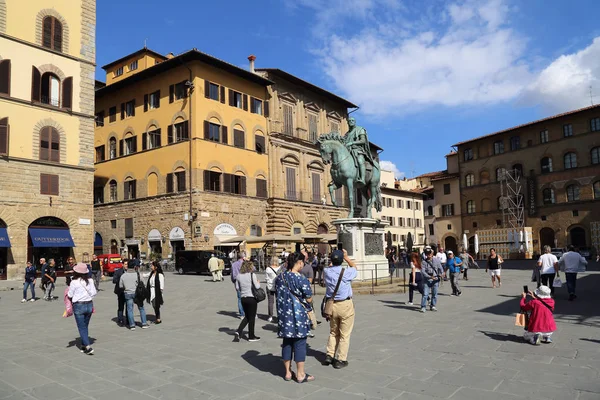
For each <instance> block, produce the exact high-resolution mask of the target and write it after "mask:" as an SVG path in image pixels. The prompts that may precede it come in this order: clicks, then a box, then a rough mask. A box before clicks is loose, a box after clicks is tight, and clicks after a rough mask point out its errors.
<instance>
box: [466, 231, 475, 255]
mask: <svg viewBox="0 0 600 400" xmlns="http://www.w3.org/2000/svg"><path fill="white" fill-rule="evenodd" d="M467 251H468V252H469V254H471V255H473V256H475V235H473V236H471V237H470V238H469V249H468V250H467Z"/></svg>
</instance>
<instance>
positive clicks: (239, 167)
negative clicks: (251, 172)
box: [231, 164, 248, 176]
mask: <svg viewBox="0 0 600 400" xmlns="http://www.w3.org/2000/svg"><path fill="white" fill-rule="evenodd" d="M231 171H232V172H233V173H234V174H235V173H236V172H241V173H242V174H244V176H248V171H247V170H246V168H245V167H244V166H243V165H241V164H238V165H236V166H234V167H233V168H232V170H231Z"/></svg>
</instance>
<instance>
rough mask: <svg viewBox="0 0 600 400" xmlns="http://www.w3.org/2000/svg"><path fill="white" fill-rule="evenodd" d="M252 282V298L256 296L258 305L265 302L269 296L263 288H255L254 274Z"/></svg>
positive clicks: (251, 278)
mask: <svg viewBox="0 0 600 400" xmlns="http://www.w3.org/2000/svg"><path fill="white" fill-rule="evenodd" d="M250 280H251V281H252V282H251V283H252V286H251V288H252V296H254V298H255V299H256V301H257V302H258V303H260V302H261V301H263V300H264V299H266V298H267V294H266V293H265V290H264V289H263V288H261V287H259V288H258V289H257V288H256V287H255V286H254V272H251V273H250Z"/></svg>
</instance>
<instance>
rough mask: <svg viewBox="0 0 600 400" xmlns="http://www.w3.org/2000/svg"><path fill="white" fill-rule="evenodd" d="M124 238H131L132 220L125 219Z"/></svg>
mask: <svg viewBox="0 0 600 400" xmlns="http://www.w3.org/2000/svg"><path fill="white" fill-rule="evenodd" d="M125 237H126V238H128V239H129V238H132V237H133V218H125Z"/></svg>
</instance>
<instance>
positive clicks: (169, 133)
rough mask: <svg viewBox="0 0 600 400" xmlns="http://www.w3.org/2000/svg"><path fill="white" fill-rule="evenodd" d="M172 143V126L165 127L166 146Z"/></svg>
mask: <svg viewBox="0 0 600 400" xmlns="http://www.w3.org/2000/svg"><path fill="white" fill-rule="evenodd" d="M171 143H173V125H169V126H167V144H171Z"/></svg>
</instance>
